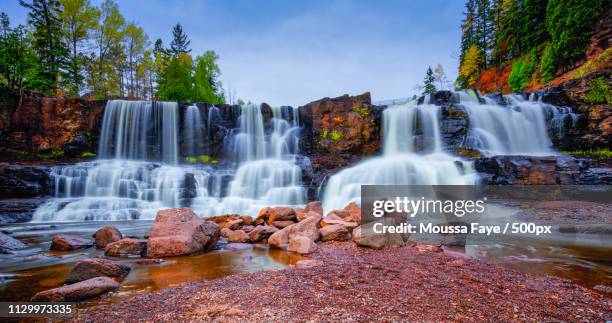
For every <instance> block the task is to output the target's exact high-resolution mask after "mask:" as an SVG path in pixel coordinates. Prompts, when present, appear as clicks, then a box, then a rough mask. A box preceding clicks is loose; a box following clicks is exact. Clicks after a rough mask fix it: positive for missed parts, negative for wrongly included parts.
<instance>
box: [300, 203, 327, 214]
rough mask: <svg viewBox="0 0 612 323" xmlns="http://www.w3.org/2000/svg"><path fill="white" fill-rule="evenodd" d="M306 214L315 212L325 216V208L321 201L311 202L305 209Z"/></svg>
mask: <svg viewBox="0 0 612 323" xmlns="http://www.w3.org/2000/svg"><path fill="white" fill-rule="evenodd" d="M304 212H305V213H308V212H314V213H316V214H319V215H320V216H323V206H322V205H321V202H319V201H313V202H309V203H308V204H306V207H305V208H304Z"/></svg>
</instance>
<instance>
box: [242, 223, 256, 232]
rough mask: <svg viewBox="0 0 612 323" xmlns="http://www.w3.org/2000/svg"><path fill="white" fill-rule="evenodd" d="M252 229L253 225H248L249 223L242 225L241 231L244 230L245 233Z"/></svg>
mask: <svg viewBox="0 0 612 323" xmlns="http://www.w3.org/2000/svg"><path fill="white" fill-rule="evenodd" d="M254 229H255V227H254V226H252V225H250V224H248V225H243V226H242V231H244V232H246V233H249V232H251V231H253V230H254Z"/></svg>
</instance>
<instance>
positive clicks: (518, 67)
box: [508, 54, 538, 92]
mask: <svg viewBox="0 0 612 323" xmlns="http://www.w3.org/2000/svg"><path fill="white" fill-rule="evenodd" d="M537 64H538V62H537V59H536V57H535V55H534V54H532V55H527V56H525V57H523V58H519V59H517V60H516V61H515V62H514V63H513V64H512V71H511V72H510V75H509V76H508V85H510V89H511V90H512V91H514V92H520V91H522V90H523V89H524V88H525V86H526V85H527V83H529V80H530V78H531V75H532V74H533V72H534V71H535V68H536V66H537Z"/></svg>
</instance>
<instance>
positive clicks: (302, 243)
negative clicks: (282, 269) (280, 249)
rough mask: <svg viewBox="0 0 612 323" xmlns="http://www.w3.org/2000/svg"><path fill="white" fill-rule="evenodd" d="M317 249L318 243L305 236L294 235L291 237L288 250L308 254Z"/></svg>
mask: <svg viewBox="0 0 612 323" xmlns="http://www.w3.org/2000/svg"><path fill="white" fill-rule="evenodd" d="M315 250H317V244H316V243H314V241H312V240H310V239H309V238H306V237H304V236H294V237H291V239H289V244H288V245H287V251H293V252H297V253H299V254H302V255H306V254H309V253H312V252H314V251H315Z"/></svg>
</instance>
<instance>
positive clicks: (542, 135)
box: [459, 91, 571, 156]
mask: <svg viewBox="0 0 612 323" xmlns="http://www.w3.org/2000/svg"><path fill="white" fill-rule="evenodd" d="M459 97H460V101H461V105H463V106H464V107H465V108H466V110H467V113H468V118H469V121H470V130H469V131H470V133H469V136H468V140H467V142H466V146H467V147H469V148H474V149H477V150H479V151H481V153H482V154H484V155H487V156H491V155H554V154H555V151H554V150H553V149H552V142H551V140H550V138H549V136H548V131H547V129H548V127H547V125H549V122H548V121H547V120H550V122H553V123H554V122H559V121H554V120H563V119H562V118H561V117H559V115H568V114H569V113H571V109H570V110H568V109H569V108H560V107H556V106H553V105H550V104H545V103H543V102H540V101H536V100H535V98H534V96H533V95H531V97H530V98H529V99H527V100H525V99H523V97H522V96H520V95H517V94H509V95H505V96H504V99H505V101H506V102H507V103H508V104H507V106H502V105H499V104H497V103H496V102H495V101H493V100H492V99H490V98H486V97H485V98H484V100H485V103H481V102H480V101H479V100H478V96H477V94H475V93H474V92H472V91H471V92H460V93H459ZM553 126H554V125H553Z"/></svg>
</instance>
